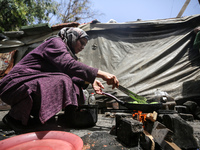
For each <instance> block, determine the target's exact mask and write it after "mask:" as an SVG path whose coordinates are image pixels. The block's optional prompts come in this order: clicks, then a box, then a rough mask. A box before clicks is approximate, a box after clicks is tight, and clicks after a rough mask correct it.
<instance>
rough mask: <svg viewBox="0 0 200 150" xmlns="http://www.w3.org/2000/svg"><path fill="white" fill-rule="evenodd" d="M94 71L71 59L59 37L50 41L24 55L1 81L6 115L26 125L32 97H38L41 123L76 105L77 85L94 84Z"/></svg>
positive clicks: (1, 93) (0, 93)
mask: <svg viewBox="0 0 200 150" xmlns="http://www.w3.org/2000/svg"><path fill="white" fill-rule="evenodd" d="M97 72H98V69H96V68H92V67H89V66H87V65H85V64H83V63H81V62H78V61H76V60H75V59H74V58H72V57H71V55H70V54H69V52H68V51H67V49H66V46H65V43H64V42H63V41H62V40H61V38H59V37H56V38H52V39H49V40H47V41H45V42H44V43H42V44H41V45H40V46H39V47H37V48H36V49H34V50H33V51H31V52H30V53H29V54H27V55H26V56H25V57H24V58H23V59H22V60H21V61H20V62H19V63H17V64H16V65H15V66H14V67H13V69H12V70H11V71H10V73H9V74H8V75H6V76H5V77H4V78H3V79H2V80H1V81H0V97H1V99H2V100H3V101H4V102H6V103H7V104H9V105H11V110H10V112H9V114H10V115H11V116H12V117H13V118H15V119H17V120H21V121H22V123H23V124H27V122H28V119H29V116H30V111H31V109H32V105H33V99H32V97H31V94H32V93H34V94H36V95H40V96H41V108H40V111H39V117H40V121H41V122H42V123H44V122H46V121H47V120H48V119H49V118H51V117H52V116H54V115H55V114H56V113H58V112H59V111H60V110H61V109H62V108H64V107H66V106H67V105H75V106H78V102H77V95H79V96H82V91H81V89H80V87H81V86H80V85H79V83H81V81H88V82H90V83H93V82H94V80H95V78H96V76H97ZM80 94H81V95H80Z"/></svg>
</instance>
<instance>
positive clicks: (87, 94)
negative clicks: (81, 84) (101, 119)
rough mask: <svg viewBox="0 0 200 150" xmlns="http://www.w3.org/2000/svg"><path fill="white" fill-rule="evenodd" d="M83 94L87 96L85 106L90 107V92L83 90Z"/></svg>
mask: <svg viewBox="0 0 200 150" xmlns="http://www.w3.org/2000/svg"><path fill="white" fill-rule="evenodd" d="M83 94H84V95H85V102H84V105H88V101H89V96H90V95H89V92H88V91H87V90H85V89H84V90H83Z"/></svg>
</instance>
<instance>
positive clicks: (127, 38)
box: [79, 15, 200, 100]
mask: <svg viewBox="0 0 200 150" xmlns="http://www.w3.org/2000/svg"><path fill="white" fill-rule="evenodd" d="M199 25H200V16H199V15H195V16H189V17H184V18H177V19H176V18H175V19H166V20H156V21H138V22H130V23H123V24H102V23H97V24H86V25H84V26H82V27H81V28H82V29H84V30H85V31H87V33H88V34H89V36H90V40H89V42H88V44H87V45H86V47H85V49H84V50H83V51H82V52H81V53H80V54H79V59H80V61H81V62H83V63H85V64H87V65H90V66H93V67H96V68H99V69H101V70H103V71H107V72H110V73H112V74H115V75H116V76H117V78H118V79H119V82H120V84H121V85H122V86H124V87H126V88H128V89H129V90H131V91H133V92H134V93H137V94H139V95H141V96H145V97H147V98H148V99H152V98H154V96H155V95H154V93H155V91H156V90H157V89H160V90H162V91H165V92H167V93H168V94H169V95H170V96H172V97H173V98H174V99H175V100H181V99H190V98H199V97H200V54H199V51H198V49H193V42H194V38H195V34H194V32H193V29H194V28H195V27H197V26H199ZM103 84H104V86H105V89H104V92H110V93H112V94H114V95H115V96H124V94H123V93H122V92H120V91H119V90H118V89H114V90H112V89H111V87H110V86H107V85H106V84H105V82H103ZM88 90H90V89H88Z"/></svg>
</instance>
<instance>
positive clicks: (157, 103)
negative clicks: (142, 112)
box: [150, 102, 158, 104]
mask: <svg viewBox="0 0 200 150" xmlns="http://www.w3.org/2000/svg"><path fill="white" fill-rule="evenodd" d="M150 104H158V102H151V103H150Z"/></svg>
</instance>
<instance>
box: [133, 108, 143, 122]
mask: <svg viewBox="0 0 200 150" xmlns="http://www.w3.org/2000/svg"><path fill="white" fill-rule="evenodd" d="M132 116H133V118H136V117H137V120H138V121H140V122H142V123H144V122H145V121H146V117H147V115H146V114H143V113H142V111H138V112H136V113H134V114H133V115H132Z"/></svg>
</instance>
